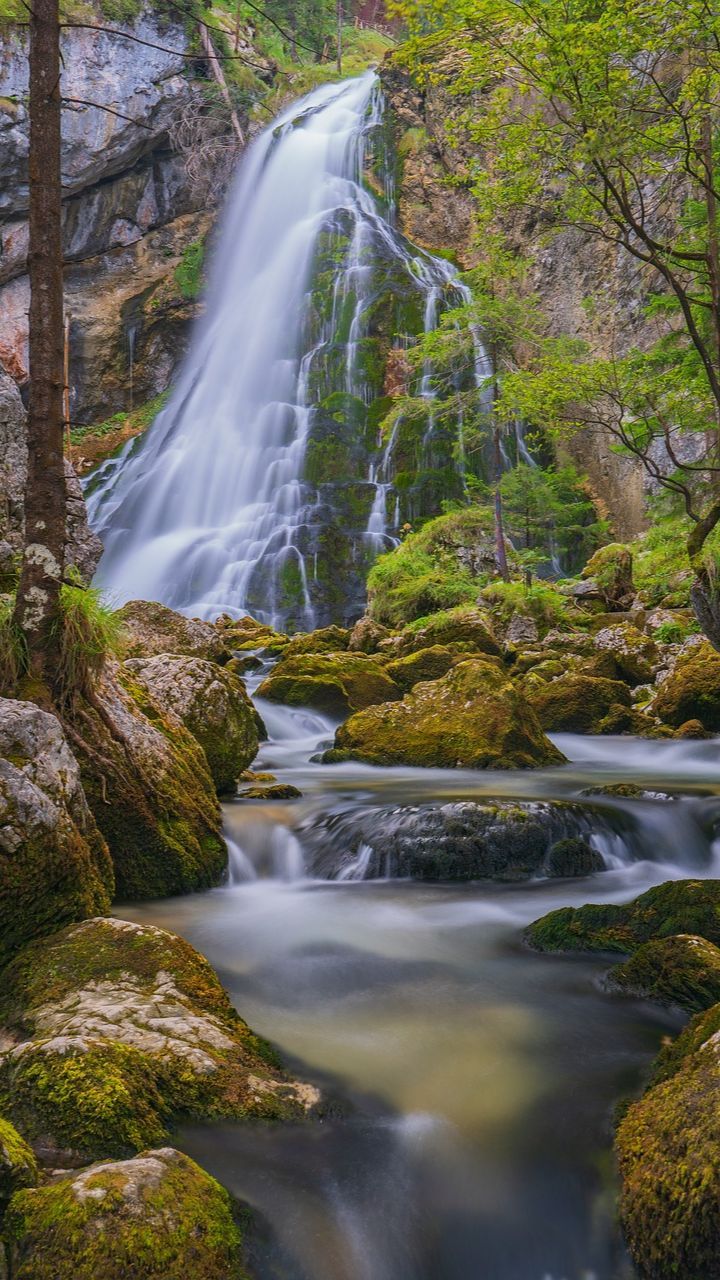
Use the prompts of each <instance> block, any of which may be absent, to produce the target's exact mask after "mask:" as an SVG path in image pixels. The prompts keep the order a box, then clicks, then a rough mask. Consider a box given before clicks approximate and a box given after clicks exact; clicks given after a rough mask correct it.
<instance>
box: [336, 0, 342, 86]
mask: <svg viewBox="0 0 720 1280" xmlns="http://www.w3.org/2000/svg"><path fill="white" fill-rule="evenodd" d="M336 16H337V69H338V75H339V76H341V75H342V29H343V0H337V11H336Z"/></svg>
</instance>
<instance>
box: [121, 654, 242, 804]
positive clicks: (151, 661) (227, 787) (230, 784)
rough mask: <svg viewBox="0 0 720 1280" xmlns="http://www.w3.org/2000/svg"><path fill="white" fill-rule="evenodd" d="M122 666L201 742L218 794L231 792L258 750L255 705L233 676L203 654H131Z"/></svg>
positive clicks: (240, 683) (239, 681)
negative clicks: (141, 656) (195, 655)
mask: <svg viewBox="0 0 720 1280" xmlns="http://www.w3.org/2000/svg"><path fill="white" fill-rule="evenodd" d="M125 666H126V669H127V670H129V671H131V672H132V673H133V676H134V677H135V678H136V679H137V680H139V681H140V683H141V684H143V685H144V687H145V688H146V689H147V691H148V693H149V694H150V695H151V697H152V698H153V700H154V701H155V702H157V703H158V705H159V706H161V707H163V708H164V709H165V710H166V711H170V712H172V714H173V715H175V716H177V717H178V719H179V720H182V722H183V724H184V725H185V728H186V729H188V730H189V731H190V733H191V734H192V735H193V737H194V738H197V741H198V742H199V743H200V746H201V747H202V749H203V751H204V752H205V757H206V759H207V763H208V768H209V769H210V773H211V775H212V779H213V782H214V783H215V786H216V788H217V791H218V793H219V794H224V793H227V792H234V790H235V785H236V783H237V780H238V777H239V776H240V774H241V773H242V772H243V770H244V769H247V767H248V765H249V764H251V763H252V761H253V760H254V759H255V756H256V755H257V749H258V731H257V724H256V721H255V709H254V707H253V705H252V702H251V701H250V699H249V697H248V695H247V693H246V692H245V686H244V684H243V682H242V680H240V679H239V677H238V676H236V675H233V674H232V672H231V671H228V670H227V668H225V667H219V666H218V665H217V663H215V662H206V661H205V659H203V658H183V657H178V656H175V655H174V654H167V653H166V654H159V655H158V656H157V657H155V658H131V659H130V660H129V661H128V662H127V663H126V664H125Z"/></svg>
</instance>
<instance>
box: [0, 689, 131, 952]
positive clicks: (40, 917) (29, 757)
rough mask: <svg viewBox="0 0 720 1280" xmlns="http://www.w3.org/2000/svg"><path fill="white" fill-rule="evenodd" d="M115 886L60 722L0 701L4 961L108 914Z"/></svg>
mask: <svg viewBox="0 0 720 1280" xmlns="http://www.w3.org/2000/svg"><path fill="white" fill-rule="evenodd" d="M112 883H113V876H112V868H111V865H110V858H109V855H108V851H107V846H106V845H105V841H104V840H103V838H102V836H101V835H100V833H99V831H98V828H97V826H96V824H95V820H94V818H93V816H92V813H91V812H90V809H89V808H88V805H87V802H86V800H85V796H84V794H83V788H82V784H81V780H80V769H79V767H78V764H77V762H76V760H75V758H74V756H73V755H72V752H71V751H70V748H69V746H68V742H67V739H66V737H65V735H64V733H63V730H62V727H61V725H60V723H59V721H58V720H56V719H55V717H54V716H52V715H49V714H48V713H47V712H45V711H40V710H39V708H38V707H36V706H35V705H34V704H33V703H31V702H16V701H14V700H11V699H7V698H2V699H0V963H5V962H6V961H7V960H8V959H9V957H10V956H11V955H12V953H13V951H14V950H16V949H17V947H19V946H22V945H23V943H25V942H27V941H28V940H29V939H31V938H36V937H39V936H41V935H43V934H46V933H49V932H51V931H53V930H54V929H57V928H58V926H59V925H62V924H64V923H67V922H69V921H72V920H79V919H82V918H83V917H85V916H89V915H96V914H97V913H98V912H102V911H106V910H108V908H109V894H110V892H111V890H112Z"/></svg>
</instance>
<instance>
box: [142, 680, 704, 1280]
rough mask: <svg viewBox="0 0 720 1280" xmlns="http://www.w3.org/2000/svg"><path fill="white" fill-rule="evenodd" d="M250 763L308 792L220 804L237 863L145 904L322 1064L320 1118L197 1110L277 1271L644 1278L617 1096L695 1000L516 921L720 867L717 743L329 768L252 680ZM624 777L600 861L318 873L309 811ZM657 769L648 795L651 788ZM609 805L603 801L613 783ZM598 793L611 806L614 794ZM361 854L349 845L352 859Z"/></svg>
mask: <svg viewBox="0 0 720 1280" xmlns="http://www.w3.org/2000/svg"><path fill="white" fill-rule="evenodd" d="M259 705H260V709H261V711H262V713H263V715H264V716H265V718H266V722H267V725H268V729H269V732H270V740H269V741H268V742H267V743H266V744H265V745H264V746H263V747H262V750H261V752H260V756H259V758H258V762H257V767H259V768H269V769H272V770H273V772H275V773H276V774H277V776H278V778H279V779H280V780H282V781H288V782H292V783H294V784H295V785H297V786H299V787H300V789H301V790H302V792H303V797H302V799H300V800H297V801H294V802H289V803H288V802H284V803H282V802H275V803H267V802H263V801H255V802H245V803H243V802H242V801H239V802H233V803H229V804H227V805H226V806H225V818H226V831H227V835H228V839H229V843H230V849H231V870H230V875H229V879H228V883H227V884H226V886H225V887H223V888H220V889H217V890H213V891H211V892H208V893H205V894H201V895H196V896H193V897H190V898H183V899H177V900H175V901H171V902H162V903H157V902H154V903H150V904H146V905H142V906H137V905H134V906H133V907H132V909H128V911H127V914H128V915H129V916H131V917H132V918H133V919H138V920H145V921H153V922H155V923H157V924H159V925H161V926H164V927H168V928H171V929H175V930H177V931H179V932H181V933H182V934H183V935H184V936H186V937H187V938H189V940H190V941H191V942H193V943H194V944H195V945H196V946H198V947H199V948H200V949H201V950H202V951H203V952H204V953H205V954H206V955H207V956H208V957H209V959H210V960H211V962H212V963H213V964H214V965H215V966H216V967H217V969H218V971H219V973H220V976H221V978H222V980H223V981H224V983H225V985H226V986H227V987H228V989H229V991H230V993H231V995H232V998H233V1000H234V1002H235V1003H236V1005H237V1007H238V1008H239V1010H240V1011H241V1012H242V1014H243V1016H244V1017H245V1018H246V1019H247V1020H248V1022H249V1023H250V1025H251V1026H252V1027H254V1028H255V1029H256V1030H257V1031H258V1032H260V1033H262V1034H263V1035H265V1036H267V1037H268V1038H269V1039H270V1040H272V1041H273V1042H274V1043H275V1044H277V1045H278V1047H279V1048H280V1050H281V1052H282V1053H283V1055H284V1056H285V1058H286V1060H288V1061H289V1062H291V1063H292V1064H293V1067H294V1068H295V1069H296V1070H297V1071H298V1072H299V1073H301V1074H303V1075H305V1076H306V1077H308V1078H311V1079H315V1080H317V1081H319V1082H320V1083H321V1084H323V1085H324V1087H325V1088H326V1090H327V1093H328V1095H329V1097H330V1098H331V1099H333V1100H334V1104H333V1106H332V1107H331V1109H330V1114H329V1116H328V1117H326V1118H325V1119H324V1121H323V1122H322V1123H316V1124H312V1123H311V1124H306V1125H303V1126H297V1127H290V1128H287V1127H276V1128H272V1127H270V1128H262V1127H254V1128H253V1127H250V1128H248V1127H241V1126H238V1127H234V1126H231V1125H223V1126H218V1127H215V1128H206V1129H197V1128H196V1129H189V1130H187V1131H186V1132H184V1133H182V1134H181V1135H180V1139H179V1141H180V1144H181V1145H183V1146H184V1148H185V1149H186V1150H187V1151H188V1152H189V1153H190V1154H192V1155H194V1156H195V1157H196V1158H197V1159H199V1160H200V1161H201V1162H202V1163H203V1164H204V1165H205V1166H206V1167H207V1168H209V1169H210V1170H211V1171H212V1172H213V1173H215V1174H216V1176H218V1177H219V1178H220V1179H221V1180H222V1181H223V1182H224V1183H225V1184H226V1185H227V1186H228V1187H230V1189H231V1190H232V1191H233V1192H234V1193H235V1194H237V1195H238V1196H239V1197H240V1198H242V1199H243V1200H246V1201H247V1202H248V1203H250V1204H251V1205H253V1206H254V1207H255V1208H256V1209H257V1210H258V1211H259V1220H260V1222H261V1223H262V1224H263V1225H262V1228H261V1229H260V1230H259V1232H258V1234H257V1237H256V1238H255V1240H254V1244H253V1265H254V1267H255V1270H256V1272H257V1275H258V1276H259V1277H261V1278H262V1280H626V1278H627V1277H631V1276H632V1275H633V1274H634V1273H633V1270H632V1268H631V1266H630V1264H629V1262H628V1260H627V1258H626V1256H625V1252H624V1249H623V1246H622V1242H621V1240H620V1239H619V1237H618V1234H617V1229H616V1226H615V1221H614V1194H615V1187H614V1179H613V1171H612V1157H611V1141H612V1112H613V1108H614V1106H615V1104H616V1103H617V1102H618V1100H619V1099H621V1098H622V1097H623V1096H624V1095H626V1094H628V1093H631V1092H632V1091H633V1090H637V1089H638V1087H639V1085H640V1082H641V1079H642V1075H643V1073H644V1072H645V1071H646V1070H647V1068H648V1065H649V1063H650V1061H651V1059H652V1057H653V1056H654V1054H655V1053H656V1052H657V1050H658V1047H659V1045H660V1042H661V1039H662V1037H663V1036H664V1035H667V1034H674V1033H675V1032H676V1030H677V1029H678V1028H679V1026H680V1025H681V1022H682V1019H681V1018H680V1016H679V1015H674V1014H673V1013H671V1012H668V1011H665V1010H661V1009H659V1008H656V1007H653V1006H651V1005H650V1004H647V1003H643V1002H640V1001H637V1000H634V999H628V998H620V997H617V996H610V995H608V994H605V993H604V992H603V990H602V988H601V986H600V979H601V978H602V975H603V972H604V971H605V970H606V968H607V963H608V962H607V961H604V960H603V958H602V957H599V958H597V957H593V958H586V957H560V956H540V955H535V954H533V953H531V952H529V951H528V950H526V949H525V948H524V946H523V944H522V928H523V926H524V925H525V924H527V923H528V922H529V921H531V920H532V919H535V918H536V917H538V916H540V915H542V914H543V913H544V912H546V911H548V910H550V909H552V908H553V907H556V906H560V905H564V904H569V903H572V904H579V903H582V902H585V901H588V900H592V901H609V900H612V901H621V900H625V899H629V898H631V897H634V896H635V895H636V894H638V893H640V892H642V891H643V890H645V889H646V888H648V887H649V886H650V885H652V884H655V883H659V882H662V881H663V880H666V879H669V878H671V877H682V876H686V875H688V874H692V875H698V874H700V875H712V874H717V869H718V868H717V849H716V847H715V844H714V831H715V825H716V822H717V818H718V812H719V809H718V801H717V800H716V799H715V797H716V796H717V795H718V792H719V791H720V760H719V759H718V755H717V744H716V743H714V742H699V743H698V742H675V741H670V742H664V741H659V742H642V741H639V740H631V739H615V740H613V739H609V738H603V739H597V738H596V739H593V738H579V737H570V736H564V737H563V738H562V739H561V740H560V745H561V746H562V748H563V750H564V751H565V753H566V754H567V755H568V757H569V760H570V763H569V764H568V765H566V766H564V767H562V768H559V769H552V770H546V771H543V770H537V771H530V772H527V773H523V774H509V773H508V774H503V773H471V772H462V771H444V770H433V769H428V770H403V769H392V770H391V769H376V768H372V767H370V766H364V765H359V764H346V765H341V766H318V765H315V764H312V763H310V757H311V756H312V755H313V754H314V753H315V751H316V750H317V748H318V745H319V744H320V743H321V742H322V741H324V740H326V739H327V737H328V736H330V734H331V732H332V725H331V724H330V723H329V722H328V721H326V720H324V719H323V718H322V717H319V716H317V715H315V714H314V713H311V712H305V711H302V710H288V709H285V708H279V707H274V706H271V705H270V704H267V703H266V704H264V705H263V704H262V703H260V704H259ZM618 781H622V782H628V781H637V782H638V783H639V784H640V785H642V786H643V787H646V788H648V791H647V792H646V796H645V798H643V799H637V800H635V799H622V800H616V799H615V798H612V799H610V798H608V799H606V800H605V801H604V802H603V803H604V804H605V805H608V806H610V808H612V810H613V811H614V813H615V814H616V816H617V815H618V814H620V815H621V820H620V821H616V822H615V835H614V838H613V840H612V842H610V843H608V842H607V841H606V844H605V846H603V842H602V823H601V828H600V835H599V836H593V840H594V842H595V843H596V846H597V847H598V848H600V849H601V850H602V851H603V852H604V854H605V857H606V863H607V866H608V869H607V870H606V871H604V872H601V873H598V874H596V875H594V876H592V877H588V878H586V879H582V880H564V881H563V880H561V881H548V880H534V881H530V882H528V883H524V884H521V885H518V884H496V883H491V882H478V883H474V884H462V885H452V886H448V885H437V884H435V885H427V884H418V883H414V882H412V881H402V880H375V881H367V880H362V879H361V878H360V877H361V876H362V874H363V867H362V850H359V851H358V850H356V849H352V850H350V854H351V858H350V865H351V867H352V868H353V870H351V872H350V875H354V876H355V877H356V878H355V879H351V878H348V876H343V875H342V871H341V878H336V879H334V880H332V881H330V880H320V879H318V878H317V877H312V876H310V875H309V874H308V872H307V870H306V868H305V860H304V859H305V854H304V850H303V839H304V836H303V833H304V832H306V831H308V830H312V828H313V826H314V824H317V823H319V822H321V821H322V820H323V818H325V817H327V815H328V814H333V815H340V816H342V817H343V819H344V823H343V824H341V825H340V828H339V830H340V833H341V834H340V836H339V837H338V839H339V841H340V844H341V845H342V841H343V840H346V839H347V838H348V833H349V832H351V831H352V826H353V818H355V819H356V820H357V821H358V822H360V820H361V819H362V820H364V819H365V817H366V815H367V813H368V810H369V809H373V807H375V808H377V807H378V806H381V807H387V806H388V805H389V806H392V805H400V804H402V805H408V804H411V805H428V804H432V803H438V802H446V801H448V800H454V799H470V798H475V799H478V800H481V801H482V800H483V799H488V798H492V797H499V796H502V797H513V798H515V799H522V800H525V801H539V800H543V801H549V800H555V799H561V800H565V801H567V800H573V801H574V803H575V804H576V805H584V804H588V803H589V802H588V801H587V800H585V799H584V798H583V797H582V796H581V795H580V793H581V792H582V791H583V790H584V789H585V788H587V787H588V786H596V785H599V784H603V783H607V782H618ZM652 793H655V795H653V794H652ZM592 805H593V807H592V813H593V815H595V816H593V817H592V822H594V823H596V822H597V812H598V811H597V809H596V808H595V807H594V806H595V799H594V798H593V802H592ZM601 808H602V806H601ZM347 865H348V849H347V848H345V847H338V849H337V867H338V868H340V869H342V868H343V867H346V866H347Z"/></svg>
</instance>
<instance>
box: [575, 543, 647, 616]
mask: <svg viewBox="0 0 720 1280" xmlns="http://www.w3.org/2000/svg"><path fill="white" fill-rule="evenodd" d="M582 578H583V580H584V581H586V582H592V583H594V585H595V587H596V589H597V591H598V593H599V595H600V597H601V598H602V600H604V602H605V604H606V605H607V606H608V608H609V609H611V610H612V611H615V610H618V609H620V610H625V609H629V608H630V607H631V606H632V603H633V601H634V599H635V585H634V583H633V558H632V553H631V552H630V551H629V550H628V548H627V547H625V546H623V545H622V544H621V543H619V542H611V543H610V544H609V546H606V547H600V550H599V551H596V552H595V553H594V555H592V556H591V557H590V559H589V560H588V562H587V564H586V565H585V567H584V569H583V571H582Z"/></svg>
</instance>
